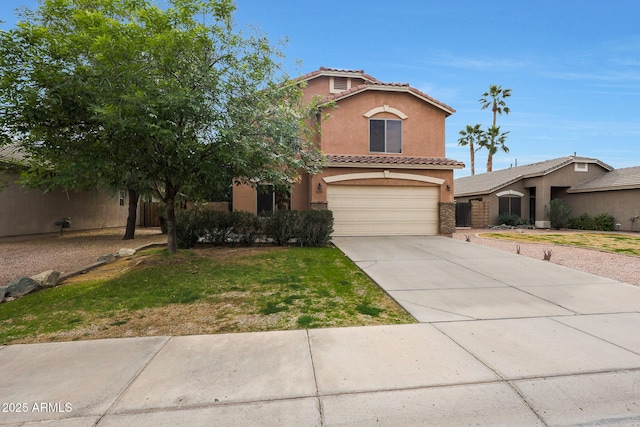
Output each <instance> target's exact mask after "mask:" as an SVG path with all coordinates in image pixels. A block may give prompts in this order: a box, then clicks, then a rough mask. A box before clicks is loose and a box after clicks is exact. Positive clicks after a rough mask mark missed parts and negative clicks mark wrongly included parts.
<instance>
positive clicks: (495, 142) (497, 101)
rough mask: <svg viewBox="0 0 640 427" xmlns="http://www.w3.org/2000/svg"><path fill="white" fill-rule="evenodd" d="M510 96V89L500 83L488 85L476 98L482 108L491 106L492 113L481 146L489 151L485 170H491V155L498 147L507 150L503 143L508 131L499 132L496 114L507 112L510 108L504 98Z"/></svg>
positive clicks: (506, 151)
mask: <svg viewBox="0 0 640 427" xmlns="http://www.w3.org/2000/svg"><path fill="white" fill-rule="evenodd" d="M510 96H511V89H503V88H502V86H500V85H490V86H489V91H488V92H485V93H483V94H482V98H480V99H479V100H478V102H480V104H481V105H482V109H483V110H484V109H487V108H491V112H492V113H493V122H492V125H491V127H490V128H488V129H487V133H486V136H487V138H486V139H485V141H483V143H482V144H480V145H481V147H483V148H486V149H487V150H488V152H489V154H488V156H487V172H491V171H492V170H493V156H494V154H496V152H497V151H498V149H500V150H502V151H504V152H505V153H508V152H509V148H508V147H507V146H506V145H505V141H506V139H507V134H508V133H509V132H502V133H501V132H500V127H499V126H498V125H497V117H498V114H500V115H502V113H504V114H509V113H510V112H511V110H510V109H509V107H507V103H506V102H505V98H508V97H510Z"/></svg>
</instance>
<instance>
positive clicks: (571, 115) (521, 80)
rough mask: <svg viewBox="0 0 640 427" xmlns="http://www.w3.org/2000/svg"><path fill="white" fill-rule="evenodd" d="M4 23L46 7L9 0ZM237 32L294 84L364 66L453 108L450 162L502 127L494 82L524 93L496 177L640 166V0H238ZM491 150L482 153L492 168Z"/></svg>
mask: <svg viewBox="0 0 640 427" xmlns="http://www.w3.org/2000/svg"><path fill="white" fill-rule="evenodd" d="M0 1H1V2H2V5H1V6H0V19H1V20H3V21H6V22H7V23H8V24H6V25H3V27H5V28H6V27H7V26H8V25H11V22H12V21H14V20H15V14H14V13H13V11H12V9H13V8H15V7H18V6H21V5H27V6H30V7H32V6H33V5H34V4H35V1H34V0H0ZM236 3H237V6H238V10H237V12H236V19H235V20H236V24H237V26H238V27H239V28H245V29H247V30H249V29H248V27H250V26H253V27H255V28H257V29H258V30H259V31H260V32H262V33H264V34H265V35H266V36H267V37H268V38H269V39H270V41H271V42H272V43H276V42H277V41H279V40H284V39H288V42H287V43H286V45H284V46H283V47H282V50H283V51H284V53H285V55H286V58H285V60H284V65H285V68H286V70H287V72H288V73H290V74H291V75H292V76H296V75H299V74H303V73H307V72H310V71H313V70H316V69H318V68H319V67H320V66H325V67H333V68H346V69H364V70H365V72H367V73H368V74H370V75H372V76H374V77H376V78H377V79H379V80H382V81H386V82H402V83H409V84H411V86H413V87H415V88H417V89H420V90H421V91H423V92H425V93H427V94H429V95H430V96H432V97H434V98H436V99H438V100H440V101H442V102H444V103H445V104H447V105H450V106H452V107H453V108H455V109H456V110H457V112H456V113H455V114H454V115H452V116H451V117H449V118H448V119H447V122H446V126H447V132H446V144H447V153H446V155H447V157H449V158H453V159H456V160H461V161H464V162H465V163H466V164H467V168H465V169H464V170H462V171H457V172H456V177H460V176H465V175H468V174H470V170H469V169H470V168H469V152H468V148H467V147H459V146H458V144H457V140H458V137H459V135H458V132H459V131H460V130H461V129H463V128H464V127H465V125H467V124H472V125H473V124H475V123H481V124H482V125H483V126H485V127H486V126H487V125H490V123H491V112H490V111H489V110H481V109H480V104H479V103H478V99H479V98H480V97H481V95H482V93H483V92H485V91H486V90H487V89H488V87H489V85H490V84H499V85H502V86H503V87H505V88H510V89H511V90H512V96H511V97H510V98H509V99H508V100H507V101H508V105H509V107H510V108H511V110H512V113H511V114H509V115H508V116H504V115H503V116H502V117H499V118H498V124H499V125H500V126H501V128H502V130H504V131H510V134H509V137H508V139H507V145H508V147H509V148H510V152H509V153H498V154H497V155H496V156H495V157H494V170H495V169H502V168H506V167H509V166H510V165H512V164H515V162H516V159H517V163H518V164H519V165H522V164H526V163H532V162H537V161H541V160H545V159H550V158H556V157H561V156H566V155H571V154H573V153H574V152H577V154H578V155H580V156H586V157H595V158H597V159H600V160H602V161H604V162H605V163H608V164H609V165H611V166H613V167H615V168H622V167H629V166H638V165H640V149H639V145H640V144H639V142H640V25H639V24H638V17H639V16H640V2H639V1H637V0H610V1H607V2H604V1H602V0H562V1H558V0H537V1H514V0H490V1H477V0H451V1H446V2H445V1H433V0H405V1H403V0H398V1H396V2H393V6H390V5H391V2H389V1H388V0H387V1H381V0H368V1H366V2H365V1H355V0H354V1H349V0H324V1H322V2H301V1H300V0H236ZM485 163H486V152H485V151H481V152H479V153H477V155H476V173H481V172H484V171H485Z"/></svg>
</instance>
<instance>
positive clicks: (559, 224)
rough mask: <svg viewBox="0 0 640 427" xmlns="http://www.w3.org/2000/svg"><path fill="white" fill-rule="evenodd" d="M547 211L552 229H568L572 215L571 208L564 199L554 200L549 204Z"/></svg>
mask: <svg viewBox="0 0 640 427" xmlns="http://www.w3.org/2000/svg"><path fill="white" fill-rule="evenodd" d="M545 208H546V209H545V211H546V213H547V215H548V216H549V221H550V222H551V228H555V229H556V230H559V229H561V228H565V227H567V225H568V224H569V215H571V206H569V203H567V201H566V200H564V199H553V200H551V202H549V207H545Z"/></svg>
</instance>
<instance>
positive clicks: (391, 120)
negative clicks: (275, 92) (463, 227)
mask: <svg viewBox="0 0 640 427" xmlns="http://www.w3.org/2000/svg"><path fill="white" fill-rule="evenodd" d="M298 81H300V82H305V83H306V86H305V87H304V94H305V98H306V99H311V98H312V97H314V96H318V95H320V96H322V97H323V99H324V100H325V101H326V102H330V101H333V103H334V104H335V108H332V109H331V110H330V111H328V113H329V115H330V116H329V118H328V119H327V120H325V121H323V122H322V125H321V126H322V128H321V133H320V135H318V141H317V143H318V146H319V147H320V149H321V151H322V152H323V154H324V155H325V156H326V158H327V165H326V167H325V168H324V169H323V170H322V172H321V173H320V174H318V175H314V176H309V175H304V176H303V177H302V180H301V181H300V182H298V183H296V184H295V185H294V186H293V190H292V193H291V194H290V195H285V196H279V195H277V194H273V192H270V191H267V192H264V191H257V188H256V186H254V187H251V186H248V185H242V186H234V192H233V209H234V210H245V211H249V212H255V213H259V212H263V211H271V210H275V209H283V208H284V209H296V210H303V209H310V208H314V209H325V208H326V209H330V210H331V211H333V214H334V221H335V223H334V236H370V235H451V234H452V233H453V232H454V231H455V206H454V203H453V202H454V200H453V170H454V169H460V168H463V167H464V164H463V163H461V162H458V161H455V160H451V159H448V158H446V157H445V119H446V118H447V117H448V116H450V115H451V114H453V113H454V112H455V110H454V109H453V108H451V107H449V106H448V105H445V104H443V103H442V102H440V101H437V100H435V99H433V98H431V97H430V96H428V95H426V94H425V93H423V92H421V91H419V90H417V89H415V88H413V87H411V86H409V85H408V84H397V83H383V82H381V81H379V80H377V79H375V78H373V77H371V76H369V75H367V74H365V73H364V71H362V70H360V71H355V70H339V69H330V68H320V69H319V70H317V71H314V72H312V73H309V74H306V75H304V76H302V77H299V78H298ZM264 185H268V183H265V184H264Z"/></svg>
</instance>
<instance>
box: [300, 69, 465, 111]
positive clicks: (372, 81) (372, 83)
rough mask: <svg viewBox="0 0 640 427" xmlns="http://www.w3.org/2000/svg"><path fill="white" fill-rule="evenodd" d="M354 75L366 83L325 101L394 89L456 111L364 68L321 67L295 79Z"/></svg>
mask: <svg viewBox="0 0 640 427" xmlns="http://www.w3.org/2000/svg"><path fill="white" fill-rule="evenodd" d="M349 74H351V75H353V77H360V78H362V79H364V80H365V83H364V84H361V85H357V86H354V87H352V88H351V89H348V90H345V91H342V92H340V93H336V94H332V95H330V96H327V97H325V98H324V102H329V101H338V100H340V99H344V98H347V97H349V96H351V95H354V94H356V93H360V92H363V91H366V90H382V91H384V90H386V91H393V92H406V93H410V94H412V95H414V96H417V97H418V98H420V99H422V100H423V101H425V102H428V103H429V104H432V105H434V106H436V107H438V108H440V109H441V110H443V111H444V112H445V113H446V114H447V115H451V114H453V113H455V112H456V110H455V109H453V108H452V107H450V106H448V105H447V104H445V103H443V102H440V101H438V100H437V99H435V98H432V97H430V96H429V95H427V94H426V93H424V92H422V91H420V90H418V89H416V88H413V87H411V86H410V85H409V84H408V83H385V82H382V81H380V80H378V79H376V78H375V77H372V76H370V75H368V74H366V73H365V72H364V70H345V69H339V68H327V67H320V69H319V70H316V71H312V72H310V73H307V74H305V75H303V76H300V77H298V78H297V79H295V80H296V81H306V80H311V79H314V78H316V77H320V76H323V75H325V76H331V75H345V76H346V75H349Z"/></svg>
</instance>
